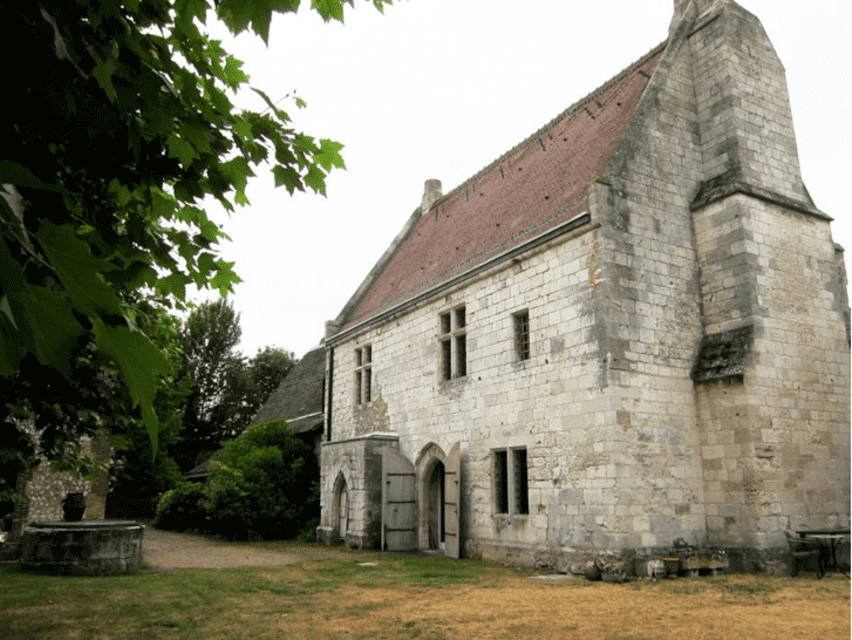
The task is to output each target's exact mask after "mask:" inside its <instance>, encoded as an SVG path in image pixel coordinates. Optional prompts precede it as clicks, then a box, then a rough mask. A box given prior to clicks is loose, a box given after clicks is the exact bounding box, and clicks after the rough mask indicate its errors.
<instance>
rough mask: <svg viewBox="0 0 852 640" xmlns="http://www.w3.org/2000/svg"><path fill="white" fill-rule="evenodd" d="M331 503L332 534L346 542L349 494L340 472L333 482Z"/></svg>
mask: <svg viewBox="0 0 852 640" xmlns="http://www.w3.org/2000/svg"><path fill="white" fill-rule="evenodd" d="M332 505H333V510H334V518H333V523H334V524H333V527H334V534H335V536H336V537H337V538H338V539H339V540H340V541H341V542H346V532H347V531H349V496H348V492H347V490H346V479H345V478H344V477H343V474H340V475H339V476H338V477H337V482H335V486H334V502H333V503H332Z"/></svg>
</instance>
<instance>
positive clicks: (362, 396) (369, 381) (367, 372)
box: [355, 345, 373, 404]
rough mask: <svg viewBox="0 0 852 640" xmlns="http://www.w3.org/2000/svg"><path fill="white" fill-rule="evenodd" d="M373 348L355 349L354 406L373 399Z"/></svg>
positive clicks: (368, 346)
mask: <svg viewBox="0 0 852 640" xmlns="http://www.w3.org/2000/svg"><path fill="white" fill-rule="evenodd" d="M372 387H373V347H372V346H370V345H367V346H366V347H360V348H358V349H355V404H366V403H367V402H370V401H371V400H372V399H373V388H372Z"/></svg>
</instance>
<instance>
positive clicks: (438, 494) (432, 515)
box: [426, 460, 446, 549]
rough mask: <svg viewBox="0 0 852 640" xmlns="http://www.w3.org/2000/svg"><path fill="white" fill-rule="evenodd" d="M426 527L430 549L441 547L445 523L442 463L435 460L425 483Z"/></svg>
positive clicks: (442, 545)
mask: <svg viewBox="0 0 852 640" xmlns="http://www.w3.org/2000/svg"><path fill="white" fill-rule="evenodd" d="M426 502H427V508H426V509H427V514H428V520H427V527H428V539H429V548H430V549H443V548H444V537H445V534H446V525H445V522H444V463H443V462H441V461H439V460H436V461H435V464H434V465H433V467H432V471H431V472H430V473H429V479H428V481H427V483H426Z"/></svg>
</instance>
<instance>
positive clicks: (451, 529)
mask: <svg viewBox="0 0 852 640" xmlns="http://www.w3.org/2000/svg"><path fill="white" fill-rule="evenodd" d="M460 525H461V443H459V442H456V443H455V444H454V445H453V448H452V449H450V454H449V455H448V456H447V464H446V466H445V468H444V526H445V534H444V542H445V546H444V555H446V556H447V557H448V558H459V557H460V556H461V526H460Z"/></svg>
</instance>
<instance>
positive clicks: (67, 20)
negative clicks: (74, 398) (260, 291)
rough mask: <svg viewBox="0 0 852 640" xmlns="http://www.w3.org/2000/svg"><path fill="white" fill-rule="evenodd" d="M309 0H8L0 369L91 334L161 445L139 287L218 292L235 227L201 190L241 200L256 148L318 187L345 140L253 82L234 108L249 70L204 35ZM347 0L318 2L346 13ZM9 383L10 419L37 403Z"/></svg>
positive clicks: (82, 343) (228, 285) (258, 156)
mask: <svg viewBox="0 0 852 640" xmlns="http://www.w3.org/2000/svg"><path fill="white" fill-rule="evenodd" d="M372 2H373V4H374V5H375V7H376V8H378V9H379V10H381V9H382V8H383V6H384V5H385V4H390V0H372ZM299 4H300V3H299V0H218V1H215V2H213V3H212V4H211V3H210V2H209V0H145V1H140V0H98V1H95V0H78V1H77V2H64V1H62V0H42V1H40V2H37V3H36V2H8V1H7V0H0V7H2V15H3V23H4V27H5V29H6V32H7V34H15V37H14V38H11V37H9V38H3V39H2V41H3V44H2V45H0V46H2V47H3V53H4V54H5V59H6V60H9V61H26V63H25V64H19V63H12V64H10V65H8V66H7V73H6V74H5V75H4V95H5V96H6V97H7V100H5V101H4V118H3V119H2V122H0V131H2V146H0V195H2V198H0V376H2V377H3V378H6V379H9V380H11V379H12V378H15V377H20V376H22V375H24V373H23V372H24V371H26V372H28V373H27V375H34V376H38V375H39V373H38V372H39V370H40V369H39V368H42V369H43V368H49V369H51V370H55V371H58V372H60V373H61V374H62V376H64V377H65V378H66V379H70V376H71V371H72V361H73V354H74V353H75V352H76V351H77V350H79V349H81V348H84V347H85V348H88V345H93V346H94V348H95V351H96V353H97V358H99V359H100V360H102V361H104V362H109V363H111V366H113V367H114V368H115V370H117V372H118V375H119V377H120V380H121V381H122V382H123V383H124V385H125V386H126V389H127V390H128V392H129V394H130V397H131V398H132V400H133V403H134V404H135V405H137V406H139V407H140V408H141V414H142V417H143V419H144V422H145V425H146V428H147V431H148V433H149V435H150V437H151V440H152V442H153V443H154V449H155V450H156V439H157V433H158V424H157V418H156V414H155V413H154V411H153V409H152V401H153V397H154V393H155V383H156V380H157V376H158V375H160V374H162V373H163V372H166V371H168V369H169V364H168V361H167V359H166V358H165V357H163V355H162V354H161V353H160V351H159V349H158V348H157V347H156V346H155V345H154V343H153V342H152V341H151V340H150V339H149V338H148V336H147V335H146V334H145V332H144V331H143V330H142V328H141V325H140V323H139V322H137V319H138V318H137V309H138V306H139V303H140V301H141V300H143V299H151V300H156V301H157V302H158V304H160V305H161V306H164V307H173V306H177V307H178V308H183V303H184V300H185V295H186V287H187V286H189V285H195V286H197V287H212V288H215V289H218V290H219V291H220V292H221V293H222V294H223V295H224V294H226V293H227V292H229V291H231V290H232V288H233V285H234V283H236V282H239V277H238V276H237V275H236V273H235V272H234V270H233V267H234V264H233V263H232V262H228V261H226V260H224V259H222V258H221V257H219V255H218V252H217V247H218V243H219V242H220V241H221V240H223V239H227V236H226V235H225V233H224V231H223V230H222V229H221V228H220V227H219V226H218V225H217V224H216V223H215V222H213V221H212V220H210V219H209V218H208V216H207V214H206V212H205V210H204V201H205V199H206V198H208V197H212V198H215V199H216V200H218V201H219V202H220V203H221V204H222V206H224V207H225V208H226V209H227V210H229V211H232V210H233V209H234V205H245V204H247V203H248V199H247V197H246V186H247V183H248V179H249V178H250V177H251V176H253V175H254V174H255V170H256V168H257V167H258V166H259V165H261V164H263V163H269V164H270V165H271V171H272V178H273V179H274V181H275V184H276V185H277V186H283V187H285V188H286V189H287V191H288V192H290V193H291V194H292V193H294V192H295V191H305V190H307V189H310V190H312V191H314V192H316V193H318V194H325V189H326V182H325V181H326V177H327V175H328V173H329V172H330V171H331V170H332V169H334V168H344V163H343V159H342V157H341V155H340V150H341V145H340V144H338V143H336V142H333V141H331V140H326V139H321V138H317V137H314V136H310V135H307V134H305V133H303V132H300V131H298V130H296V129H295V128H294V127H293V124H292V122H291V119H290V117H289V115H288V114H287V113H286V112H285V111H283V110H282V109H281V108H279V107H278V106H276V105H275V104H274V103H273V101H272V100H271V99H270V98H269V96H267V94H266V93H264V92H263V91H261V90H260V89H257V88H254V87H252V89H254V90H255V91H256V92H257V93H258V94H259V95H260V96H261V97H263V99H264V101H265V102H266V103H267V105H268V106H269V108H268V109H266V110H264V111H263V112H254V111H249V110H242V109H237V108H235V107H234V105H233V104H232V103H231V98H232V97H233V96H234V94H235V93H236V92H238V91H241V90H244V89H246V88H249V84H248V83H249V78H248V76H247V75H246V74H245V72H244V71H243V70H242V63H241V62H240V61H239V60H237V59H236V58H235V57H234V56H232V55H230V54H229V53H228V52H227V51H225V50H224V49H223V47H222V45H221V43H220V42H218V41H216V40H213V39H210V38H209V37H208V36H207V35H205V33H204V28H205V25H206V24H207V23H208V21H209V20H217V19H218V20H221V21H223V22H224V23H225V24H226V25H227V26H228V28H229V29H230V30H231V31H232V32H233V33H239V32H241V31H244V30H247V29H249V30H251V31H253V32H255V33H256V34H257V35H259V36H260V37H261V38H263V40H264V41H267V40H268V38H269V28H270V22H271V18H272V14H273V12H280V13H295V12H296V10H297V9H298V7H299ZM346 4H349V5H351V4H353V3H352V0H312V2H311V8H312V9H313V10H315V11H316V12H317V13H319V15H320V16H322V18H323V19H325V20H343V10H344V6H345V5H346ZM214 6H215V9H214ZM296 104H297V106H301V105H302V104H303V103H301V102H298V101H297V103H296ZM25 364H26V366H24V365H25ZM77 383H79V381H77ZM92 384H94V382H93V383H92ZM0 386H4V387H5V388H11V386H10V385H0ZM24 386H26V385H24ZM31 386H32V388H34V389H35V388H36V385H31ZM16 388H20V386H18V387H16ZM8 394H9V392H8V391H7V392H0V396H2V397H0V400H2V402H0V423H3V422H8V419H9V416H10V411H11V409H10V408H9V407H10V406H13V405H18V406H20V405H22V404H24V405H26V402H27V399H26V398H20V397H15V398H13V397H7V396H8ZM25 413H26V412H25Z"/></svg>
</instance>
